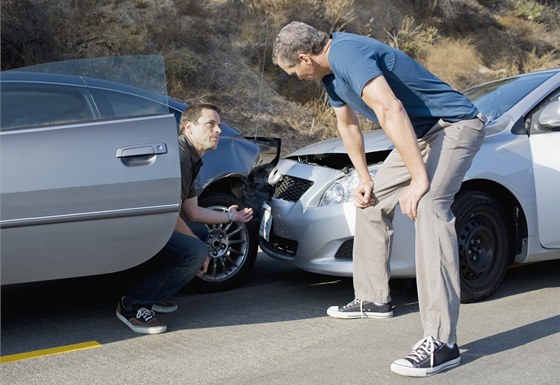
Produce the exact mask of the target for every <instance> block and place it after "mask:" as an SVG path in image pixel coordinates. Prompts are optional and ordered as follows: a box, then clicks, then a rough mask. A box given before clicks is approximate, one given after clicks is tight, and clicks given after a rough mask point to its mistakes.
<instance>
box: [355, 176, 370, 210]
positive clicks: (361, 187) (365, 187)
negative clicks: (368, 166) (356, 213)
mask: <svg viewBox="0 0 560 385" xmlns="http://www.w3.org/2000/svg"><path fill="white" fill-rule="evenodd" d="M352 197H353V198H354V205H356V207H359V208H361V209H363V208H366V207H368V206H371V205H373V204H374V203H375V197H374V196H373V181H372V180H368V181H365V182H360V183H359V184H358V186H357V187H356V188H355V189H354V192H353V193H352Z"/></svg>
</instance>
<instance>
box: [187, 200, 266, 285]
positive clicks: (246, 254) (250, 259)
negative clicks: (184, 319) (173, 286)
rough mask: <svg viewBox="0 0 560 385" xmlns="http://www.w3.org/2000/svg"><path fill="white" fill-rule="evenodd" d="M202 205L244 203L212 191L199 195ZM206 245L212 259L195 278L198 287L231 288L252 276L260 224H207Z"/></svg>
mask: <svg viewBox="0 0 560 385" xmlns="http://www.w3.org/2000/svg"><path fill="white" fill-rule="evenodd" d="M199 205H200V206H202V207H207V208H210V209H212V210H217V211H222V212H224V211H226V210H227V209H228V208H229V207H230V206H232V205H238V206H239V207H240V208H242V207H243V206H242V205H241V203H240V202H239V201H238V200H237V199H235V198H234V197H233V196H231V195H226V194H215V193H211V194H208V195H206V196H203V197H200V199H199ZM208 229H209V231H210V234H209V237H208V241H207V245H208V255H209V257H210V263H209V265H208V270H207V272H206V274H204V275H203V276H202V277H197V278H195V279H194V280H193V282H192V284H191V287H193V288H194V289H195V290H197V291H203V292H215V291H223V290H228V289H232V288H234V287H236V286H238V285H240V284H241V283H243V282H244V281H245V280H246V279H247V278H248V276H249V273H250V272H251V268H252V267H253V265H254V263H255V259H256V257H257V248H258V243H257V237H256V236H257V228H256V225H255V223H254V222H253V221H251V222H249V223H236V222H233V223H231V224H230V225H227V224H219V225H208Z"/></svg>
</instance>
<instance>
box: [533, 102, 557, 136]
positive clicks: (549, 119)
mask: <svg viewBox="0 0 560 385" xmlns="http://www.w3.org/2000/svg"><path fill="white" fill-rule="evenodd" d="M537 125H538V127H537V128H538V130H539V131H549V130H550V131H560V100H555V101H553V102H551V103H548V104H547V105H546V106H545V107H544V108H543V109H542V110H541V111H539V112H537Z"/></svg>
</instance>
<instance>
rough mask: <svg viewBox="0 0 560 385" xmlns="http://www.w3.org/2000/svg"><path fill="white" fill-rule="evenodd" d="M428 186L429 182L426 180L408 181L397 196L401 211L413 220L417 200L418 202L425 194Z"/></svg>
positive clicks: (415, 213) (416, 208)
mask: <svg viewBox="0 0 560 385" xmlns="http://www.w3.org/2000/svg"><path fill="white" fill-rule="evenodd" d="M429 188H430V183H429V182H428V181H425V182H414V181H412V182H410V184H409V185H408V186H406V188H405V189H404V191H403V192H402V194H401V196H400V197H399V204H400V206H401V211H402V213H403V214H404V215H406V216H407V217H409V218H410V219H412V220H413V221H415V220H416V216H417V213H418V202H420V199H421V198H422V197H423V196H424V194H426V192H427V191H428V189H429Z"/></svg>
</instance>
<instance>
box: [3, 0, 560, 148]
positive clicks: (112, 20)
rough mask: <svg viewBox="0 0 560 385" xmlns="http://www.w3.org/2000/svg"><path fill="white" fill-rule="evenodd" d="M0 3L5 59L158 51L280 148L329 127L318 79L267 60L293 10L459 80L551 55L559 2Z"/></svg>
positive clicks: (329, 132) (201, 95) (325, 134)
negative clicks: (291, 74)
mask: <svg viewBox="0 0 560 385" xmlns="http://www.w3.org/2000/svg"><path fill="white" fill-rule="evenodd" d="M1 6H2V24H1V27H2V33H1V37H2V69H7V68H11V67H15V66H22V65H29V64H36V63H40V62H44V61H50V60H61V59H64V58H80V57H92V56H105V55H129V54H154V53H157V54H161V55H163V56H164V57H165V59H166V65H167V76H168V84H169V93H170V94H171V95H173V96H175V97H178V98H180V99H183V100H200V99H204V100H210V101H213V102H216V103H219V104H220V105H221V106H222V107H223V110H224V111H225V119H226V120H227V121H228V122H229V123H230V124H232V125H233V126H235V127H237V128H238V129H240V130H241V131H242V132H243V133H244V134H247V135H253V134H259V135H275V136H280V137H282V139H283V146H284V153H286V152H289V151H291V150H294V149H296V148H298V147H300V146H302V145H305V144H308V143H310V142H313V141H316V140H318V139H326V138H331V137H335V136H337V135H338V134H337V131H336V122H335V117H334V114H333V111H332V109H331V108H330V107H329V106H328V105H327V104H326V102H325V97H324V92H323V91H322V87H321V86H320V85H317V84H315V83H307V82H298V81H295V80H293V79H287V78H286V76H284V75H283V74H282V73H281V72H280V71H279V69H278V68H277V67H276V66H274V65H272V63H271V60H270V53H271V46H272V41H273V39H274V37H275V35H276V33H277V31H278V30H279V29H280V28H281V27H282V26H283V25H285V24H286V23H288V22H290V21H292V20H302V21H305V22H308V23H310V24H313V25H315V26H316V27H317V28H320V29H323V30H325V31H334V30H345V31H348V32H355V33H360V34H365V35H370V36H373V37H375V38H377V39H379V40H383V41H385V42H387V43H391V44H393V45H395V46H397V47H398V48H400V49H402V50H404V51H405V52H407V53H409V54H410V55H412V56H413V57H415V58H416V59H418V60H419V61H421V62H423V63H424V64H425V65H426V66H427V67H428V68H429V69H430V70H432V71H433V72H434V73H436V74H438V75H439V76H440V77H441V78H443V79H444V80H446V81H448V82H449V83H450V84H452V85H454V86H455V87H456V88H459V89H464V88H466V87H467V86H470V85H472V84H473V82H478V81H479V80H485V79H491V78H496V77H499V76H502V75H504V74H513V73H519V72H526V71H531V70H536V69H544V68H552V67H558V66H559V65H560V55H559V52H560V11H559V7H558V4H557V2H556V1H552V0H548V1H547V0H540V1H534V0H429V1H417V0H375V1H373V0H302V1H300V2H293V1H291V0H207V1H199V0H133V1H126V0H60V1H58V2H53V1H52V0H17V1H15V0H5V1H2V3H1ZM15 59H17V60H15ZM361 123H362V126H363V127H364V129H372V128H375V125H373V124H372V123H371V122H368V121H366V120H365V119H363V118H361Z"/></svg>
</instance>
